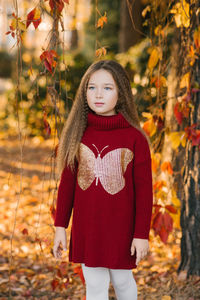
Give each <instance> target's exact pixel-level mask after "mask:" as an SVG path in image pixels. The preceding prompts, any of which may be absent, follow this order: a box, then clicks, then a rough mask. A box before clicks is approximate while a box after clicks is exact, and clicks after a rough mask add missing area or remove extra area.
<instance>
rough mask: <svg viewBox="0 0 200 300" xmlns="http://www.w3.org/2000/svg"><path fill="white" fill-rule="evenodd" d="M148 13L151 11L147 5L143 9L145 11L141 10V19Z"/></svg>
mask: <svg viewBox="0 0 200 300" xmlns="http://www.w3.org/2000/svg"><path fill="white" fill-rule="evenodd" d="M148 11H151V6H150V5H147V6H146V7H145V9H143V11H142V16H143V18H144V17H145V16H146V14H147V12H148Z"/></svg>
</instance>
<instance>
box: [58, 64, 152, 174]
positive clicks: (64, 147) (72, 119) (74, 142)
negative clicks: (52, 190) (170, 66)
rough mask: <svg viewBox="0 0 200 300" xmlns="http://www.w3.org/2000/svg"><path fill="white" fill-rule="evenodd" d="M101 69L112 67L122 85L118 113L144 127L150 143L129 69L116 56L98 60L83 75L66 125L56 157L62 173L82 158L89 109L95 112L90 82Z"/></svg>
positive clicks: (135, 124) (109, 70)
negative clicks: (91, 108) (81, 143)
mask: <svg viewBox="0 0 200 300" xmlns="http://www.w3.org/2000/svg"><path fill="white" fill-rule="evenodd" d="M100 69H104V70H106V71H108V72H109V73H110V74H111V75H112V76H113V79H114V80H115V82H116V85H117V87H118V100H117V104H116V107H115V110H116V113H118V112H120V113H121V114H122V115H123V116H124V118H125V119H126V120H127V121H128V122H129V123H130V124H131V125H132V126H133V127H136V128H137V129H138V130H140V131H141V133H142V134H143V135H144V136H145V137H146V138H147V141H148V143H149V145H150V140H149V138H148V136H147V135H146V133H145V132H144V130H143V129H142V128H141V127H140V122H139V117H138V112H137V109H136V105H135V101H134V97H133V94H132V90H131V85H130V80H129V77H128V74H127V72H126V71H125V69H124V68H123V67H122V66H121V65H120V64H119V63H117V62H116V61H114V60H100V61H98V62H94V63H93V64H92V65H91V66H90V67H89V68H88V69H87V71H86V72H85V74H84V75H83V77H82V79H81V82H80V85H79V88H78V90H77V93H76V96H75V100H74V103H73V106H72V109H71V111H70V113H69V116H68V118H67V120H66V121H65V124H64V126H63V129H62V133H61V137H60V141H59V145H58V149H57V157H56V159H57V169H58V176H59V177H60V176H61V174H62V171H63V169H64V168H65V166H66V165H67V166H68V167H70V168H71V170H72V171H74V169H75V165H76V163H77V162H78V153H79V144H80V142H81V138H82V136H83V133H84V131H85V129H86V126H87V116H88V112H89V111H90V112H91V110H90V108H89V106H88V103H87V96H86V95H87V94H86V93H87V87H88V82H89V79H90V77H91V75H92V74H93V73H94V72H96V71H98V70H100Z"/></svg>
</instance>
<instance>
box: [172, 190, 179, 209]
mask: <svg viewBox="0 0 200 300" xmlns="http://www.w3.org/2000/svg"><path fill="white" fill-rule="evenodd" d="M171 201H172V203H173V204H174V205H175V206H176V207H180V206H181V202H180V200H179V199H178V198H177V194H176V191H175V189H174V188H172V198H171Z"/></svg>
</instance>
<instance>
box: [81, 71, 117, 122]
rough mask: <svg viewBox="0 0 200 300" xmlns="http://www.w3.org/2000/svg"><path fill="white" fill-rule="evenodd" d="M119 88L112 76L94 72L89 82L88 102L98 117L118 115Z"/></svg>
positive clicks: (104, 72)
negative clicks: (116, 109)
mask: <svg viewBox="0 0 200 300" xmlns="http://www.w3.org/2000/svg"><path fill="white" fill-rule="evenodd" d="M117 100H118V88H117V85H116V83H115V81H114V79H113V77H112V75H111V74H110V73H109V72H108V71H106V70H104V69H101V70H98V71H96V72H94V73H93V74H92V75H91V77H90V79H89V82H88V87H87V102H88V106H89V108H90V109H91V110H93V111H94V112H95V113H96V114H97V115H102V116H112V115H115V114H116V111H115V106H116V104H117Z"/></svg>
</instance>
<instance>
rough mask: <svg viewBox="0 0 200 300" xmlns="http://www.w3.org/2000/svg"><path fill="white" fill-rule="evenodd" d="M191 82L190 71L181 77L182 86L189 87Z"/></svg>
mask: <svg viewBox="0 0 200 300" xmlns="http://www.w3.org/2000/svg"><path fill="white" fill-rule="evenodd" d="M189 84H190V73H189V72H188V73H186V74H185V75H183V77H182V78H181V83H180V88H181V89H182V88H184V87H187V88H188V87H189Z"/></svg>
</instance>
